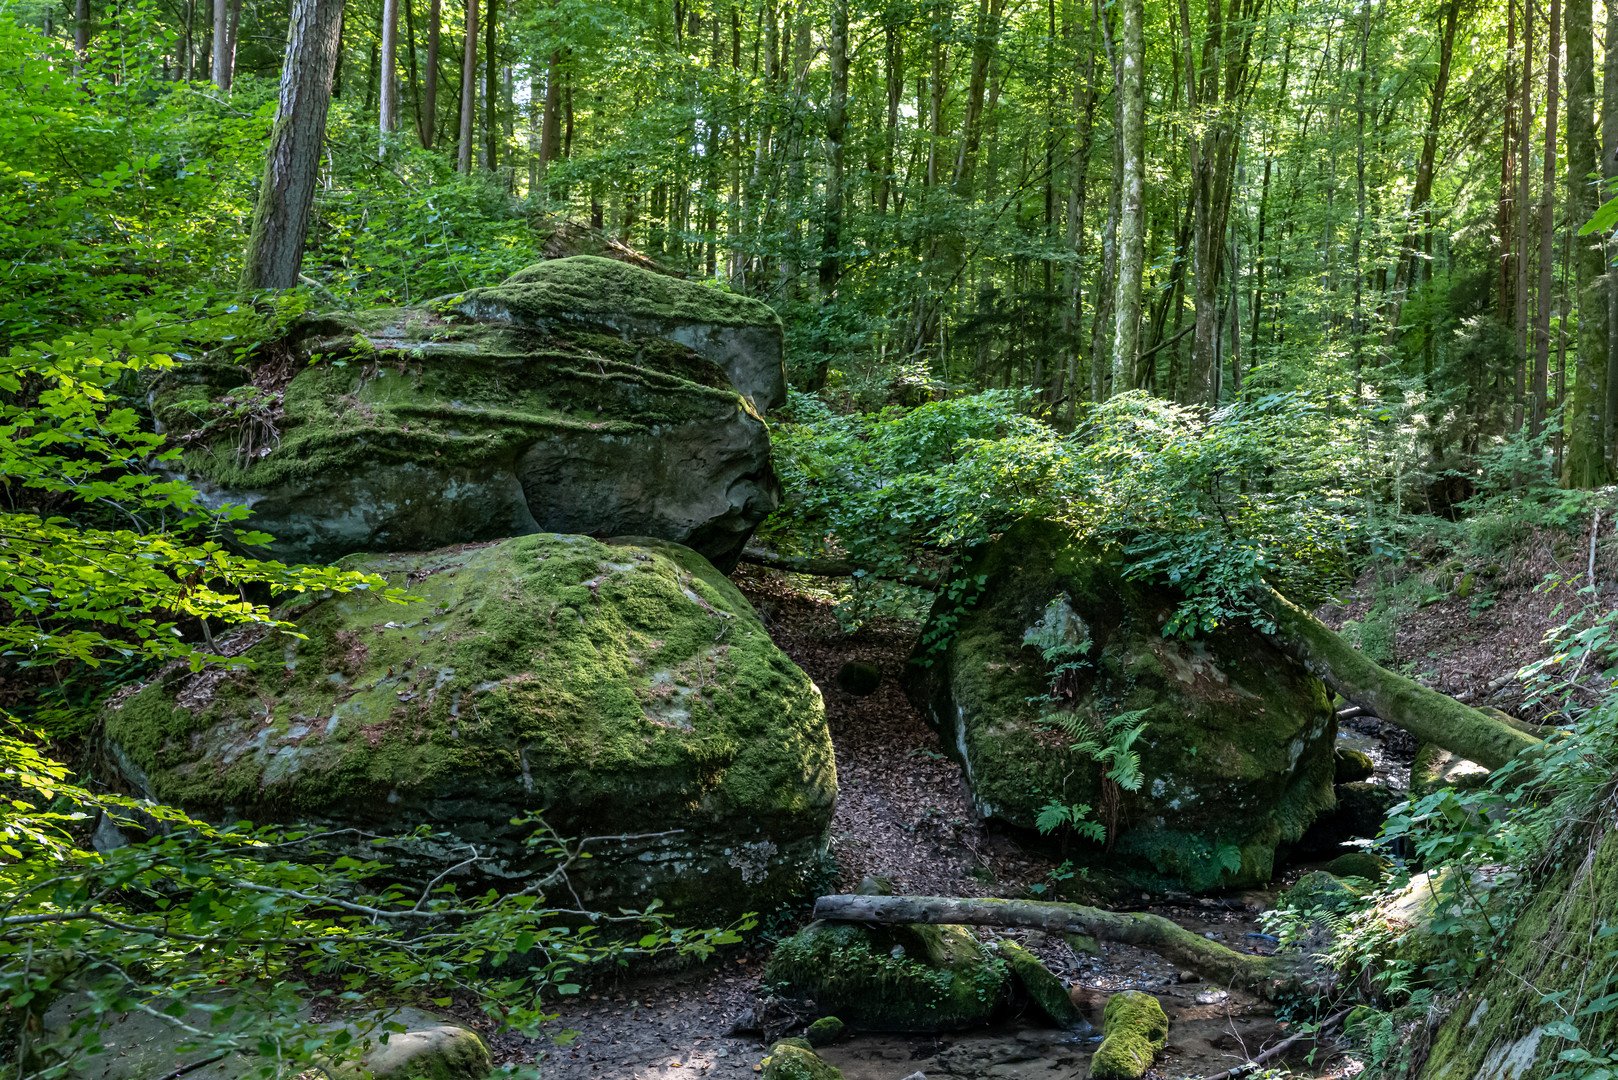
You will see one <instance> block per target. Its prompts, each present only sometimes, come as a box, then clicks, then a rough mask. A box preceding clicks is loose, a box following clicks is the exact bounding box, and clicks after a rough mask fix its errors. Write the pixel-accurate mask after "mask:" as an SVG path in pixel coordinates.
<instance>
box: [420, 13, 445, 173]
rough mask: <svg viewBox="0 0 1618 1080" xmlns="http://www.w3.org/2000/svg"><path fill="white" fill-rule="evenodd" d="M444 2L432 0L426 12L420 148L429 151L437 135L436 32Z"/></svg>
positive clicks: (440, 20)
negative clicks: (425, 58) (425, 68)
mask: <svg viewBox="0 0 1618 1080" xmlns="http://www.w3.org/2000/svg"><path fill="white" fill-rule="evenodd" d="M443 5H444V0H432V4H431V6H430V7H429V8H428V11H427V78H426V85H425V86H423V87H422V91H421V96H422V102H421V112H422V117H421V148H422V149H423V150H431V149H432V148H433V140H434V138H435V137H436V136H437V134H438V31H439V26H440V25H441V22H442V15H443Z"/></svg>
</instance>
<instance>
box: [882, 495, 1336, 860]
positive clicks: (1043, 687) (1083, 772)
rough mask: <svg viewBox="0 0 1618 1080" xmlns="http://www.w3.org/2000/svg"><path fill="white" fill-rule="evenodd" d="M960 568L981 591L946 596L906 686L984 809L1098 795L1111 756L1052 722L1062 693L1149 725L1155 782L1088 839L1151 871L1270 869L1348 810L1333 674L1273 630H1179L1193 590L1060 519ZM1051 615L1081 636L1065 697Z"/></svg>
mask: <svg viewBox="0 0 1618 1080" xmlns="http://www.w3.org/2000/svg"><path fill="white" fill-rule="evenodd" d="M963 576H964V577H965V578H967V579H975V578H978V577H982V578H984V579H986V580H985V583H984V586H983V588H982V591H981V593H980V594H978V595H977V596H976V598H975V599H972V600H971V601H969V602H967V603H966V604H965V605H961V604H960V603H959V602H957V601H954V600H951V599H949V598H948V596H947V595H946V596H945V597H944V598H942V599H940V600H939V602H938V604H937V605H936V606H935V609H934V611H933V612H932V615H931V617H930V618H929V621H928V625H927V626H926V627H925V628H924V630H923V632H922V637H921V640H922V645H921V646H920V648H919V649H918V652H917V654H916V657H915V660H914V663H913V664H912V667H911V671H910V678H909V686H910V690H911V692H912V694H913V695H914V696H915V697H916V698H917V700H918V702H919V703H920V704H921V705H922V707H923V709H924V710H925V711H926V713H927V714H928V715H929V718H930V720H931V721H932V723H933V724H934V725H935V726H936V727H937V728H938V730H939V731H940V734H941V736H942V737H943V742H944V745H945V746H946V748H947V749H948V750H949V752H950V753H952V754H953V755H954V756H955V757H957V758H958V759H959V760H960V761H962V763H963V765H964V766H965V769H966V773H967V776H968V779H969V782H970V783H971V786H972V792H973V796H974V798H975V800H976V801H977V803H978V806H979V808H980V809H981V810H982V811H983V812H984V813H985V814H988V815H992V816H994V817H998V818H1000V819H1001V820H1003V821H1006V822H1009V823H1011V824H1013V825H1017V826H1020V827H1022V828H1028V829H1031V828H1033V827H1034V822H1035V819H1036V817H1037V815H1038V813H1039V810H1040V808H1041V807H1042V806H1044V805H1045V804H1046V803H1048V802H1050V801H1052V800H1056V801H1060V802H1062V803H1064V804H1068V805H1071V804H1084V805H1088V806H1090V807H1099V806H1100V805H1101V803H1102V800H1101V791H1100V781H1101V775H1102V770H1101V767H1100V766H1099V765H1098V764H1097V763H1096V762H1095V761H1094V760H1092V759H1091V758H1089V757H1087V756H1086V755H1084V754H1080V753H1077V752H1074V751H1073V750H1072V749H1071V747H1072V745H1073V743H1074V742H1075V740H1074V739H1073V738H1072V737H1071V736H1070V735H1068V734H1066V733H1065V732H1063V731H1060V730H1058V729H1057V727H1056V726H1055V724H1054V723H1052V722H1051V716H1050V714H1051V712H1052V710H1054V709H1056V708H1058V707H1059V708H1061V709H1062V710H1064V711H1066V712H1068V713H1069V714H1070V715H1071V716H1072V717H1074V718H1075V719H1077V720H1078V721H1079V722H1080V723H1082V724H1089V725H1092V726H1099V725H1101V724H1104V723H1105V722H1106V721H1108V720H1110V719H1112V718H1114V717H1117V716H1119V715H1120V714H1123V713H1132V712H1137V711H1139V712H1140V714H1141V716H1140V719H1142V720H1144V721H1145V723H1146V728H1145V731H1144V732H1143V734H1142V735H1141V737H1140V739H1139V740H1138V741H1137V742H1136V743H1135V746H1134V749H1135V750H1136V751H1138V752H1139V754H1140V758H1141V766H1142V772H1143V774H1144V779H1143V783H1142V785H1141V788H1140V790H1139V791H1137V792H1133V793H1127V792H1126V793H1125V794H1124V795H1123V798H1122V801H1121V805H1120V813H1119V819H1118V822H1117V829H1116V831H1115V833H1114V835H1113V837H1112V838H1111V839H1112V843H1111V851H1110V854H1109V853H1106V852H1104V851H1103V850H1102V849H1101V848H1099V847H1093V846H1092V847H1085V848H1079V849H1078V850H1079V852H1080V853H1081V857H1085V858H1089V859H1091V860H1092V861H1098V862H1105V863H1106V864H1107V865H1109V866H1111V867H1113V868H1115V869H1117V870H1119V871H1121V872H1123V873H1125V874H1127V875H1128V876H1129V877H1130V878H1131V879H1133V880H1136V881H1139V882H1142V883H1143V884H1163V883H1172V884H1181V885H1185V886H1189V887H1190V888H1193V889H1198V890H1201V889H1211V888H1216V887H1221V886H1231V885H1239V884H1257V883H1262V882H1265V881H1268V880H1269V879H1270V877H1271V876H1272V874H1273V871H1274V861H1275V854H1276V851H1277V850H1278V849H1279V848H1280V847H1282V846H1284V845H1287V844H1291V843H1295V842H1296V841H1297V840H1299V839H1300V838H1301V837H1302V836H1303V834H1304V831H1305V830H1306V829H1307V828H1308V827H1309V826H1310V824H1312V823H1313V822H1314V820H1315V818H1316V817H1317V816H1318V815H1319V814H1321V813H1322V812H1324V811H1326V810H1329V809H1330V808H1331V807H1332V806H1333V803H1334V797H1333V793H1332V781H1333V775H1334V770H1335V764H1334V760H1333V756H1332V749H1333V740H1334V739H1335V737H1336V724H1335V719H1334V717H1333V715H1332V712H1331V709H1330V702H1329V699H1328V696H1327V694H1326V691H1325V687H1324V686H1323V685H1322V684H1321V682H1320V681H1319V680H1318V679H1316V678H1315V677H1314V676H1312V675H1310V674H1309V673H1308V672H1307V671H1305V670H1304V669H1303V667H1302V666H1301V665H1300V664H1298V663H1297V662H1296V661H1295V660H1293V659H1292V658H1291V657H1289V656H1286V655H1285V654H1283V653H1281V652H1280V651H1279V650H1278V649H1277V648H1276V647H1275V646H1274V645H1273V644H1272V643H1271V642H1270V641H1269V640H1268V639H1267V638H1265V637H1264V636H1263V635H1261V634H1259V633H1257V632H1256V631H1253V630H1251V629H1249V628H1246V627H1242V626H1236V625H1227V626H1224V627H1221V628H1220V629H1219V630H1217V631H1216V632H1214V633H1212V634H1210V635H1208V636H1207V637H1205V638H1202V639H1199V640H1196V641H1191V642H1185V641H1179V640H1173V639H1165V638H1164V637H1163V636H1162V627H1163V626H1164V625H1165V624H1166V622H1167V620H1168V618H1169V616H1170V615H1171V614H1172V613H1173V611H1174V609H1175V606H1176V603H1177V601H1178V597H1177V596H1176V595H1175V594H1173V593H1172V592H1170V591H1169V590H1166V589H1160V588H1156V587H1153V586H1151V585H1149V584H1146V583H1142V582H1133V581H1127V580H1125V579H1124V577H1123V575H1122V572H1121V568H1120V564H1119V562H1118V560H1117V559H1116V558H1115V557H1113V556H1111V555H1109V554H1108V553H1106V552H1102V551H1099V550H1097V549H1095V548H1093V547H1091V546H1089V545H1086V544H1083V543H1080V542H1078V541H1077V540H1075V538H1074V537H1073V535H1072V534H1071V533H1070V532H1069V531H1067V530H1065V529H1063V528H1061V527H1060V526H1057V525H1054V524H1051V523H1048V522H1040V521H1024V522H1022V523H1020V524H1018V525H1017V526H1016V527H1014V528H1013V529H1011V530H1010V531H1009V532H1007V533H1006V534H1005V536H1004V537H1002V538H1001V540H1000V541H999V542H998V543H996V544H994V545H993V546H992V547H990V548H989V549H988V550H987V551H985V552H984V553H983V554H982V555H981V556H979V558H978V559H977V560H976V561H975V562H974V563H973V564H972V565H971V566H970V567H968V568H967V569H966V570H965V571H963ZM1053 619H1054V620H1057V621H1059V622H1061V623H1062V626H1061V627H1059V628H1056V629H1059V630H1061V632H1062V633H1063V636H1064V640H1068V641H1070V642H1073V643H1079V642H1082V643H1083V645H1084V651H1083V653H1082V654H1081V655H1080V656H1079V657H1077V658H1076V661H1075V662H1076V663H1077V664H1078V666H1077V668H1076V669H1075V670H1074V671H1073V672H1072V673H1071V675H1070V676H1068V678H1067V681H1066V684H1065V685H1064V687H1063V689H1062V693H1061V696H1062V701H1061V703H1060V705H1059V706H1058V705H1057V704H1055V703H1053V702H1051V701H1050V699H1049V693H1050V688H1051V674H1050V665H1049V664H1048V663H1047V662H1046V660H1045V659H1044V657H1043V656H1042V653H1041V648H1040V647H1038V646H1037V644H1036V641H1037V639H1039V635H1041V634H1043V633H1048V632H1056V631H1055V630H1053V629H1052V628H1053V627H1054V626H1055V624H1054V623H1053V622H1052V620H1053ZM1042 628H1043V629H1042ZM1073 850H1074V849H1072V848H1071V847H1070V853H1071V852H1072V851H1073Z"/></svg>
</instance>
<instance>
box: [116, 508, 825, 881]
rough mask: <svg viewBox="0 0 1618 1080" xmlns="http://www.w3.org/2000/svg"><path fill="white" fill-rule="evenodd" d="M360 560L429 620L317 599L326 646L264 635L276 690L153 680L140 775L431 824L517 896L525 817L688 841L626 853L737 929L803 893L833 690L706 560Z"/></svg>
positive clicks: (127, 748)
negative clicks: (480, 852) (723, 913)
mask: <svg viewBox="0 0 1618 1080" xmlns="http://www.w3.org/2000/svg"><path fill="white" fill-rule="evenodd" d="M348 564H349V565H353V566H355V567H363V568H364V569H366V570H368V571H370V572H373V573H379V574H382V575H383V576H385V577H386V578H387V579H388V580H389V581H390V582H391V583H392V584H394V585H398V586H403V587H405V588H408V589H409V590H410V591H411V592H412V593H414V594H415V595H416V596H417V597H418V599H417V600H415V601H413V602H411V603H408V604H403V605H395V604H386V603H382V602H380V601H378V600H375V599H372V598H370V597H367V596H365V595H363V594H362V595H354V596H345V597H333V598H327V599H315V600H312V601H308V600H306V601H304V602H302V603H300V604H298V605H297V608H296V611H295V613H294V614H293V616H292V617H293V618H295V620H296V621H297V623H298V626H299V629H300V631H301V632H302V633H303V634H305V635H306V636H307V639H306V640H303V641H299V640H297V639H295V638H291V637H288V636H284V635H276V636H274V637H268V638H265V639H263V640H262V641H260V642H259V643H258V644H256V645H254V646H253V647H252V648H250V649H248V650H247V652H246V653H245V655H246V657H247V658H248V659H250V660H252V661H253V662H254V663H255V664H256V667H255V668H254V669H253V670H250V671H241V672H236V673H233V674H225V673H222V672H218V671H209V672H204V673H201V674H196V675H192V674H189V673H185V672H175V673H171V674H170V675H168V676H166V677H165V678H162V679H159V680H157V681H155V682H153V683H152V684H150V685H148V686H147V687H145V688H144V689H143V690H141V691H140V692H139V693H137V694H135V695H134V696H133V697H131V698H129V699H128V700H127V701H125V702H124V703H123V704H122V706H121V707H119V708H115V709H112V710H109V712H108V713H107V715H106V725H105V730H106V744H107V748H108V753H109V756H110V757H111V758H112V760H113V761H115V762H116V763H118V764H119V766H120V767H119V771H120V772H121V773H123V774H124V775H125V776H126V778H128V779H129V780H130V781H131V782H132V783H133V784H134V785H135V786H137V787H139V788H142V789H144V792H145V793H146V794H149V795H151V796H152V797H155V798H157V799H161V800H163V801H166V802H171V803H177V804H180V805H182V806H185V807H187V808H188V809H192V810H196V811H199V812H202V813H206V814H208V815H210V816H214V817H222V818H230V819H235V818H237V817H247V818H251V819H253V820H258V821H296V820H303V819H314V820H326V821H341V822H342V823H344V824H346V825H356V826H362V827H374V828H395V827H399V828H402V827H408V826H409V825H412V824H414V823H416V822H420V821H428V822H432V823H434V824H435V825H436V826H437V827H440V828H446V829H448V830H449V831H450V832H451V833H454V834H458V835H459V836H460V837H461V838H462V839H463V840H464V841H465V842H467V843H478V844H483V845H485V846H486V847H487V848H490V849H493V850H495V851H497V852H499V853H500V855H501V861H500V862H499V863H498V872H499V873H502V874H511V875H517V876H520V875H521V874H523V873H524V872H526V871H525V867H527V866H528V865H530V863H531V862H532V861H533V859H532V857H531V856H529V855H528V854H527V853H526V851H525V850H524V849H523V847H522V844H521V841H522V839H523V837H524V836H526V835H527V832H528V829H527V828H526V827H518V826H512V825H510V824H509V820H510V818H511V817H513V816H514V815H517V814H528V813H542V814H544V815H545V818H546V820H547V822H548V823H549V824H550V825H551V826H553V827H554V828H556V829H558V830H559V831H561V832H562V833H563V834H564V835H581V834H591V835H606V834H615V833H642V832H648V831H663V830H668V829H684V830H686V834H685V835H684V837H683V838H680V837H675V838H669V839H667V840H664V841H659V842H657V843H648V844H645V845H642V846H641V847H640V848H639V849H635V848H633V847H630V848H624V849H622V850H624V852H625V855H626V857H628V856H634V859H635V861H634V862H633V863H631V864H630V865H632V866H636V867H638V869H637V870H636V873H635V878H634V881H632V882H631V881H624V882H620V883H618V884H620V885H623V886H625V887H629V886H634V887H630V888H629V890H628V891H629V893H630V894H638V893H642V892H643V893H645V899H650V898H651V897H652V896H659V897H661V898H662V899H664V900H666V901H669V902H671V903H674V902H678V901H685V900H691V901H696V900H700V899H704V898H705V899H706V901H707V902H715V903H722V906H723V908H724V909H725V910H730V911H738V912H739V911H740V910H753V909H757V908H758V907H761V906H764V905H766V904H769V903H771V902H779V901H780V900H781V899H784V898H785V896H786V895H789V894H790V893H791V892H792V891H793V890H794V889H795V888H796V887H797V886H798V884H799V879H800V877H801V875H802V874H803V873H805V872H807V868H808V866H809V864H810V863H811V862H812V861H813V859H814V857H815V855H816V853H817V852H818V851H819V850H820V847H821V845H822V840H823V834H824V830H825V827H826V824H827V822H828V821H829V818H830V814H831V807H832V803H833V801H834V798H835V793H836V773H835V768H834V765H833V760H832V749H831V742H830V738H829V735H828V733H827V730H826V725H825V717H824V710H823V707H822V705H821V701H820V695H819V692H818V690H817V689H816V688H815V686H814V684H813V683H812V682H810V680H809V678H808V677H807V676H806V675H804V674H803V672H802V671H800V670H799V669H798V668H797V667H795V666H794V665H793V664H792V663H791V662H790V661H789V660H787V658H786V657H785V656H784V655H782V654H781V652H780V651H779V650H778V649H776V647H775V646H774V645H773V644H772V643H771V642H770V639H769V637H768V635H767V634H766V633H765V631H764V629H763V627H762V626H761V625H760V624H759V622H758V620H757V618H756V616H755V615H754V613H753V611H752V608H751V607H750V606H749V605H748V604H747V602H746V600H745V599H743V597H742V596H741V594H740V593H738V592H737V591H736V589H735V587H734V586H733V585H731V583H730V582H729V581H728V580H727V579H726V578H725V577H724V576H723V575H721V574H719V573H718V572H717V571H716V570H714V569H713V567H712V566H711V565H710V564H709V563H708V562H707V561H706V560H704V559H702V557H701V556H699V555H697V554H696V553H695V552H692V551H690V550H688V549H685V548H681V547H679V546H678V545H673V544H659V543H656V542H648V544H646V545H641V546H614V545H608V544H603V543H599V542H597V541H594V540H589V539H586V538H583V537H576V536H557V535H551V534H536V535H532V536H525V537H519V538H517V539H513V540H506V541H502V542H500V543H497V544H491V545H485V546H474V547H468V548H464V549H446V550H444V551H438V552H431V553H428V554H422V555H394V556H386V557H380V558H376V557H370V558H359V557H356V558H354V559H351V560H349V561H348ZM615 850H619V849H614V851H615ZM614 851H609V850H603V851H602V852H599V853H597V859H596V860H593V862H600V863H602V865H603V866H605V865H606V863H607V860H608V857H609V856H611V855H613V854H614ZM641 886H644V888H641ZM613 887H614V886H613V883H612V882H611V881H610V879H607V878H603V888H606V889H608V891H609V892H610V891H611V890H612V888H613ZM658 890H663V891H658ZM619 891H620V892H621V891H622V890H621V889H620V890H619ZM617 894H618V893H616V892H614V893H613V895H617Z"/></svg>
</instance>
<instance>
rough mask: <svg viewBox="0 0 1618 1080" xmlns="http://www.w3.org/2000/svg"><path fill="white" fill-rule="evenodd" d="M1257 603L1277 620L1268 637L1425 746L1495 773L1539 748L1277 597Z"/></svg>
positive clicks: (1341, 691) (1272, 594) (1335, 687)
mask: <svg viewBox="0 0 1618 1080" xmlns="http://www.w3.org/2000/svg"><path fill="white" fill-rule="evenodd" d="M1258 599H1259V603H1260V604H1261V605H1262V606H1263V608H1264V611H1265V614H1267V615H1269V616H1270V617H1271V618H1272V619H1274V620H1275V624H1276V632H1275V633H1274V634H1272V635H1271V637H1273V638H1274V640H1275V643H1276V644H1277V645H1279V646H1281V648H1282V649H1284V650H1286V651H1287V652H1289V653H1291V654H1292V655H1293V656H1295V657H1297V658H1298V659H1299V660H1301V661H1302V662H1303V664H1304V666H1305V667H1307V668H1308V669H1309V670H1310V671H1311V672H1313V673H1314V674H1315V675H1317V676H1319V677H1320V679H1321V680H1322V681H1324V682H1325V684H1326V685H1327V686H1329V687H1331V688H1332V689H1333V690H1335V691H1336V692H1337V693H1339V694H1341V695H1343V697H1345V698H1347V699H1348V700H1349V701H1352V702H1354V703H1355V704H1356V705H1363V706H1365V707H1366V708H1367V709H1369V710H1371V711H1372V712H1373V713H1375V714H1376V715H1377V716H1379V717H1380V718H1382V719H1383V720H1386V721H1387V722H1388V723H1390V724H1395V725H1397V726H1399V727H1401V728H1404V729H1405V730H1406V731H1408V732H1410V734H1412V735H1414V736H1415V737H1416V738H1418V739H1420V740H1422V741H1423V742H1430V743H1433V744H1434V745H1436V746H1441V747H1443V748H1444V749H1445V750H1448V751H1449V752H1450V753H1452V754H1456V755H1458V756H1460V757H1463V758H1466V759H1467V760H1468V761H1475V762H1477V763H1478V764H1479V765H1482V766H1483V767H1484V768H1486V769H1498V768H1500V766H1502V765H1504V764H1505V763H1506V762H1508V761H1510V760H1511V759H1512V758H1514V757H1516V756H1517V755H1518V754H1520V753H1521V752H1522V751H1524V750H1526V749H1528V748H1529V747H1532V746H1537V745H1539V740H1538V739H1536V738H1534V736H1532V735H1529V734H1526V733H1524V732H1521V731H1518V730H1516V729H1515V728H1512V727H1510V726H1509V725H1507V724H1504V723H1501V722H1500V721H1499V720H1496V719H1495V718H1494V717H1492V716H1490V715H1489V714H1488V713H1485V712H1483V711H1481V710H1478V709H1473V708H1469V707H1468V706H1465V705H1462V704H1461V703H1460V702H1459V701H1456V700H1455V699H1454V698H1452V697H1449V696H1448V695H1446V694H1440V693H1439V692H1438V691H1436V690H1429V689H1428V688H1427V687H1425V686H1422V685H1420V684H1419V683H1416V682H1413V681H1411V680H1410V679H1407V678H1405V677H1404V676H1403V675H1396V674H1394V673H1393V672H1391V671H1389V670H1388V669H1386V668H1384V667H1380V666H1378V665H1377V664H1374V663H1372V662H1371V661H1370V660H1368V659H1366V658H1365V657H1364V656H1363V655H1361V653H1360V651H1359V650H1358V649H1356V648H1354V647H1353V646H1352V645H1350V644H1349V643H1348V642H1346V641H1344V640H1343V639H1342V638H1340V637H1338V636H1337V635H1336V634H1334V633H1332V631H1331V630H1330V629H1329V628H1328V627H1327V626H1326V625H1325V624H1324V623H1322V622H1321V621H1320V620H1319V619H1317V618H1315V617H1314V616H1313V615H1311V614H1309V613H1308V612H1307V611H1305V610H1303V609H1302V608H1300V607H1298V605H1296V604H1294V603H1292V601H1290V600H1288V599H1287V598H1286V597H1284V596H1282V595H1281V594H1280V593H1277V592H1275V591H1274V590H1266V592H1265V593H1264V594H1263V595H1261V596H1260V597H1259V598H1258Z"/></svg>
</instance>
